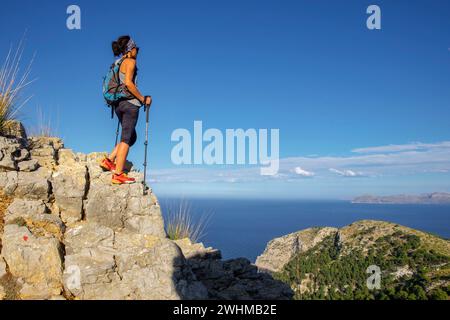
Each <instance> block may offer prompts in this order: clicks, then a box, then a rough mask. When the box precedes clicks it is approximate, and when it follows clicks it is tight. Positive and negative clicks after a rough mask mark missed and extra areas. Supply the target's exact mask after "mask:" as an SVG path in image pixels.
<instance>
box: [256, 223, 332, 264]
mask: <svg viewBox="0 0 450 320" xmlns="http://www.w3.org/2000/svg"><path fill="white" fill-rule="evenodd" d="M336 232H337V229H336V228H329V227H327V228H310V229H305V230H302V231H299V232H295V233H291V234H288V235H286V236H283V237H280V238H275V239H273V240H271V241H270V242H269V243H268V244H267V246H266V249H265V250H264V252H263V253H262V254H261V255H260V256H258V258H257V259H256V262H255V264H256V266H257V267H258V269H259V270H260V271H262V272H279V271H281V270H282V269H283V267H284V266H285V265H286V263H288V262H289V261H290V260H291V259H292V258H293V257H294V256H295V255H297V254H298V253H300V252H305V251H307V250H309V249H310V248H312V247H314V246H315V245H316V244H318V243H319V242H321V241H322V240H323V239H324V238H326V237H328V236H329V235H331V234H335V233H336Z"/></svg>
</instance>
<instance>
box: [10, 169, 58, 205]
mask: <svg viewBox="0 0 450 320" xmlns="http://www.w3.org/2000/svg"><path fill="white" fill-rule="evenodd" d="M49 179H50V174H49V172H48V171H47V170H45V169H44V168H39V169H38V170H37V171H34V172H19V173H18V179H17V188H16V189H15V190H14V196H15V197H18V198H22V199H30V200H47V199H48V196H49V192H50V181H49Z"/></svg>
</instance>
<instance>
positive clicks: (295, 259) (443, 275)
mask: <svg viewBox="0 0 450 320" xmlns="http://www.w3.org/2000/svg"><path fill="white" fill-rule="evenodd" d="M256 265H257V266H258V268H260V269H261V270H264V271H270V273H271V274H272V275H274V276H275V277H276V278H278V279H282V280H283V281H285V282H286V283H287V284H289V285H290V286H291V288H292V289H293V290H294V292H295V296H294V298H295V299H339V300H340V299H350V300H352V299H356V300H361V299H362V300H366V299H383V300H385V299H402V300H404V299H413V300H416V299H419V300H422V299H442V298H445V299H448V293H450V292H449V290H448V289H449V285H450V281H449V278H448V275H449V271H450V241H448V240H447V239H442V238H439V237H437V236H434V235H431V234H429V233H425V232H422V231H419V230H414V229H411V228H408V227H404V226H401V225H398V224H395V223H390V222H385V221H374V220H362V221H357V222H354V223H352V224H350V225H347V226H344V227H342V228H339V229H337V228H330V227H322V228H312V229H306V230H303V231H299V232H296V233H292V234H289V235H287V236H284V237H281V238H277V239H274V240H272V241H270V242H269V243H268V245H267V247H266V249H265V251H264V253H263V254H262V255H261V256H259V257H258V259H257V261H256ZM373 270H378V271H376V272H379V276H380V279H381V280H380V281H381V286H380V287H379V288H373V287H372V282H368V281H369V280H370V275H372V274H374V271H373ZM373 289H376V290H373ZM437 297H438V298H437Z"/></svg>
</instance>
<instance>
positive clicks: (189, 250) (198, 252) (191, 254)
mask: <svg viewBox="0 0 450 320" xmlns="http://www.w3.org/2000/svg"><path fill="white" fill-rule="evenodd" d="M174 242H175V243H176V244H177V246H178V247H180V249H181V251H182V252H183V255H184V257H185V258H186V259H193V258H211V259H220V258H221V257H222V254H221V252H220V250H218V249H214V248H212V247H207V248H205V246H204V245H203V243H201V242H200V243H193V242H192V241H191V240H190V239H189V238H183V239H178V240H174Z"/></svg>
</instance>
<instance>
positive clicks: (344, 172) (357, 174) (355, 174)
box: [329, 168, 364, 177]
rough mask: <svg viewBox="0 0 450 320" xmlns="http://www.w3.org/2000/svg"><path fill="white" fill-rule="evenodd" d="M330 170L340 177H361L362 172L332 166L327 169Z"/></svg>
mask: <svg viewBox="0 0 450 320" xmlns="http://www.w3.org/2000/svg"><path fill="white" fill-rule="evenodd" d="M329 171H330V172H333V173H336V174H338V175H340V176H342V177H363V176H364V174H363V173H361V172H355V171H353V170H348V169H347V170H338V169H334V168H330V169H329Z"/></svg>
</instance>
